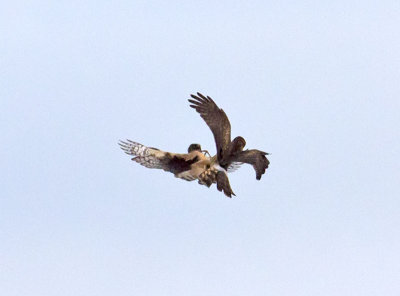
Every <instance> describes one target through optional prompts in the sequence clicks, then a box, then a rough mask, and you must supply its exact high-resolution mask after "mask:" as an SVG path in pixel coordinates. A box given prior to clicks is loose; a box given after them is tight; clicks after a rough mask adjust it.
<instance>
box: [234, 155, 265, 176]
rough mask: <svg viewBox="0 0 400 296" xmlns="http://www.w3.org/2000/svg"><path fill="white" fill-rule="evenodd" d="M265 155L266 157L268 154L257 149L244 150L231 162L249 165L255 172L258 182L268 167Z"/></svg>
mask: <svg viewBox="0 0 400 296" xmlns="http://www.w3.org/2000/svg"><path fill="white" fill-rule="evenodd" d="M265 155H268V153H266V152H263V151H260V150H257V149H251V150H245V151H242V152H240V153H239V154H238V155H237V156H236V157H235V158H234V159H233V161H234V162H244V163H248V164H251V165H252V166H253V168H254V170H255V171H256V178H257V180H260V179H261V175H263V174H264V173H265V170H266V169H267V168H268V165H269V160H268V159H267V158H266V157H265Z"/></svg>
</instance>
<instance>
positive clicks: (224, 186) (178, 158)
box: [119, 93, 269, 197]
mask: <svg viewBox="0 0 400 296" xmlns="http://www.w3.org/2000/svg"><path fill="white" fill-rule="evenodd" d="M191 97H192V99H189V102H190V104H191V105H190V107H192V108H194V109H195V110H196V111H197V112H198V113H199V114H200V116H201V117H202V118H203V119H204V121H205V122H206V123H207V125H208V127H209V128H210V129H211V132H212V133H213V135H214V140H215V144H216V147H217V154H216V155H214V156H212V157H211V156H210V154H209V153H208V152H207V150H202V149H201V146H200V145H199V144H191V145H190V146H189V148H188V152H187V153H183V154H180V153H171V152H166V151H162V150H159V149H157V148H152V147H146V146H144V145H142V144H139V143H137V142H134V141H131V140H126V141H120V142H119V145H120V146H121V149H122V150H123V151H124V152H125V153H127V154H129V155H132V156H134V157H133V158H132V160H133V161H135V162H137V163H139V164H141V165H143V166H145V167H147V168H152V169H163V170H164V171H167V172H171V173H173V174H174V175H175V177H177V178H181V179H184V180H187V181H193V180H198V183H199V184H201V185H206V186H207V187H210V186H211V185H212V184H213V183H216V184H217V189H218V190H219V191H223V192H224V193H225V195H226V196H228V197H232V195H235V194H234V193H233V191H232V188H231V186H230V184H229V179H228V172H232V171H234V170H236V169H237V168H238V167H239V166H240V165H242V164H243V163H247V164H250V165H252V166H253V168H254V170H255V172H256V179H257V180H260V179H261V176H262V175H263V174H264V173H265V170H266V169H267V168H268V165H269V161H268V159H267V158H266V155H268V153H266V152H263V151H260V150H257V149H250V150H243V148H244V146H245V145H246V141H245V140H244V139H243V138H242V137H236V138H235V139H233V140H231V124H230V123H229V119H228V117H227V116H226V114H225V112H224V110H222V109H220V108H219V107H218V106H217V104H215V102H214V101H213V99H211V98H210V97H209V96H207V97H205V96H204V95H202V94H201V93H197V96H196V95H191Z"/></svg>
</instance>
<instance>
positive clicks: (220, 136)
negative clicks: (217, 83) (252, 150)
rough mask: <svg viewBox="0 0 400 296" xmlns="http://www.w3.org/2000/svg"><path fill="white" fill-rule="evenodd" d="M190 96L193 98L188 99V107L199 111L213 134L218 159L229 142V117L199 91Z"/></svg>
mask: <svg viewBox="0 0 400 296" xmlns="http://www.w3.org/2000/svg"><path fill="white" fill-rule="evenodd" d="M190 96H191V97H192V98H193V99H194V100H192V99H189V102H190V103H191V104H192V105H190V107H192V108H194V109H196V111H197V112H198V113H200V116H201V117H202V118H203V119H204V121H205V122H206V123H207V125H208V126H209V128H210V129H211V131H212V133H213V135H214V140H215V144H216V146H217V155H218V160H220V159H222V157H223V153H224V152H225V151H226V150H227V149H228V146H229V143H230V142H231V124H230V123H229V119H228V117H227V116H226V114H225V112H224V110H222V109H220V108H219V107H218V106H217V104H215V102H214V101H213V100H212V99H211V98H210V97H208V96H207V97H205V96H203V95H202V94H201V93H197V96H195V95H190Z"/></svg>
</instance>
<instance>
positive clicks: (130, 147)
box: [118, 140, 165, 169]
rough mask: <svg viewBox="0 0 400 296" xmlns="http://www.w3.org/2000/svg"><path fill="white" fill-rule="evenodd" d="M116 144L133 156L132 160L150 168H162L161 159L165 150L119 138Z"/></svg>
mask: <svg viewBox="0 0 400 296" xmlns="http://www.w3.org/2000/svg"><path fill="white" fill-rule="evenodd" d="M118 144H119V145H120V147H121V149H122V150H123V151H124V152H125V153H126V154H128V155H133V156H135V157H133V158H132V160H133V161H135V162H137V163H139V164H141V165H143V166H145V167H147V168H151V169H162V168H163V164H162V162H161V159H162V157H163V156H164V155H165V152H163V151H161V150H158V149H156V148H151V147H147V146H144V145H142V144H140V143H137V142H134V141H131V140H126V141H121V140H120V141H119V143H118Z"/></svg>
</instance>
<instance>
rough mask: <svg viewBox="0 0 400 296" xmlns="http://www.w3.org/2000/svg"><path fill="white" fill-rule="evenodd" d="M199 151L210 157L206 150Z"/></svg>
mask: <svg viewBox="0 0 400 296" xmlns="http://www.w3.org/2000/svg"><path fill="white" fill-rule="evenodd" d="M201 152H203V154H204V155H206V154H208V156H209V157H211V154H210V153H209V152H208V151H207V150H201Z"/></svg>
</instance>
